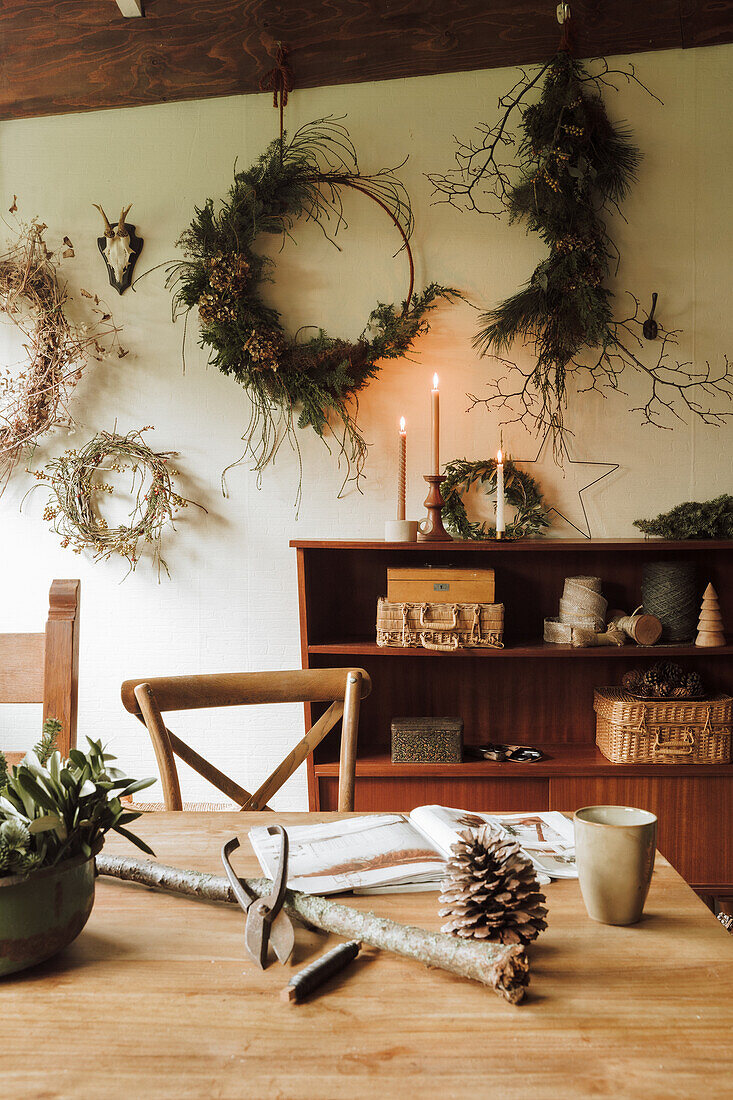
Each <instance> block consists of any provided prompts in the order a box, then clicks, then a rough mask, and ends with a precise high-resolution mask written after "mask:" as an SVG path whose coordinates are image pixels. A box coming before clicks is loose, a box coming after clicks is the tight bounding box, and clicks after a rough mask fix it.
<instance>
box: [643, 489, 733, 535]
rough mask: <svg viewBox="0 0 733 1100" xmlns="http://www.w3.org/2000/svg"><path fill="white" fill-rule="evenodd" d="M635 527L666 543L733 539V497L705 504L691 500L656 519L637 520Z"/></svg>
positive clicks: (717, 499) (721, 498)
mask: <svg viewBox="0 0 733 1100" xmlns="http://www.w3.org/2000/svg"><path fill="white" fill-rule="evenodd" d="M634 527H638V528H639V530H640V531H643V532H644V534H645V535H657V536H660V537H661V538H663V539H731V538H733V496H731V495H730V494H729V493H723V494H722V495H721V496H719V497H715V498H714V499H713V500H706V501H703V502H702V503H700V502H699V501H696V500H688V501H685V503H684V504H678V505H677V506H676V508H672V510H671V511H669V512H660V514H659V515H658V516H655V517H654V519H635V520H634Z"/></svg>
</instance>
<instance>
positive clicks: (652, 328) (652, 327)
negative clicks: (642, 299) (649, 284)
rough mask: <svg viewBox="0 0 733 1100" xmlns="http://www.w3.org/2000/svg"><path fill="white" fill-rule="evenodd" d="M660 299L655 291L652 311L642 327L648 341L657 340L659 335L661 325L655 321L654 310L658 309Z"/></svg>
mask: <svg viewBox="0 0 733 1100" xmlns="http://www.w3.org/2000/svg"><path fill="white" fill-rule="evenodd" d="M658 297H659V295H658V294H657V292H656V291H654V293H653V294H652V311H651V313H650V314H649V316H648V317H647V319H646V321H645V322H644V324H643V326H642V332H643V333H644V336H645V337H646V339H647V340H656V338H657V336H658V335H659V325H658V324H657V322H656V321H655V320H654V310H655V309H656V308H657V298H658Z"/></svg>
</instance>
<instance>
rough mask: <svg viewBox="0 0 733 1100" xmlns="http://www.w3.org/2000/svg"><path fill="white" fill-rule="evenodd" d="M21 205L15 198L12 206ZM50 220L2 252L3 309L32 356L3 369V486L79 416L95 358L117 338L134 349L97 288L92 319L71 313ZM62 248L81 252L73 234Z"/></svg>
mask: <svg viewBox="0 0 733 1100" xmlns="http://www.w3.org/2000/svg"><path fill="white" fill-rule="evenodd" d="M16 209H17V207H16V203H15V199H14V200H13V205H12V206H11V207H10V211H11V213H14V212H15V210H16ZM46 228H47V227H46V226H45V225H43V224H42V223H40V222H36V221H32V222H30V223H29V224H21V226H20V229H19V235H18V238H17V240H16V242H15V243H14V244H13V246H12V247H11V248H10V250H9V251H8V252H7V253H6V254H5V255H4V256H2V257H0V313H2V314H4V315H5V319H7V321H9V322H10V323H11V324H13V325H14V326H15V327H16V328H17V329H18V330H19V332H20V333H21V336H22V337H23V338H24V341H25V342H24V350H25V354H26V356H27V363H26V365H25V367H24V368H23V369H22V370H21V371H20V373H18V374H14V372H12V371H10V370H9V369H5V370H0V494H1V493H2V491H3V489H4V488H5V486H6V484H7V481H8V478H9V477H10V475H11V474H12V472H13V470H14V469H15V466H16V465H17V463H18V461H19V459H20V456H21V454H22V453H23V450H24V449H26V448H29V447H31V446H32V445H33V444H35V443H36V442H37V441H38V440H39V439H40V437H41V436H42V435H45V433H46V432H48V431H50V430H51V429H52V428H54V427H55V426H57V425H62V424H64V425H68V424H70V423H71V418H70V416H69V413H68V410H67V402H68V399H69V396H70V394H71V391H72V390H73V388H74V386H75V385H76V383H77V382H78V381H79V379H80V378H81V375H82V371H83V370H84V367H85V366H86V365H87V361H88V360H89V359H90V358H91V359H96V360H98V361H100V362H101V360H102V359H104V358H105V356H106V355H107V354H108V353H109V350H110V348H111V347H113V346H116V347H117V354H118V356H119V357H120V358H122V357H123V356H124V355H126V354H127V352H126V351H125V350H124V348H122V347H120V346H119V344H118V343H117V334H118V330H117V328H116V327H115V325H114V324H113V322H112V319H111V315H110V314H109V313H107V312H106V311H105V310H104V309H103V308H102V306H101V305H100V300H99V298H97V297H96V295H91V294H90V293H89V292H88V291H84V290H82V292H81V293H82V295H83V296H84V297H85V298H89V299H91V300H92V303H93V305H92V310H93V313H94V315H95V319H94V321H93V322H92V323H91V324H88V325H87V324H83V323H80V324H76V323H74V322H72V321H71V320H69V318H68V317H67V315H66V312H65V307H66V305H67V303H68V302H69V301H70V300H71V299H70V298H69V295H68V293H67V288H66V286H65V285H63V284H62V283H61V282H60V281H59V277H58V269H59V265H58V263H57V262H56V261H55V259H54V254H53V252H51V251H49V249H48V247H47V246H46V242H45V241H44V238H43V234H44V230H45V229H46ZM61 255H62V257H63V258H69V257H73V255H74V248H73V245H72V243H71V241H70V240H69V238H68V237H64V251H63V252H62V254H61ZM105 344H106V346H105Z"/></svg>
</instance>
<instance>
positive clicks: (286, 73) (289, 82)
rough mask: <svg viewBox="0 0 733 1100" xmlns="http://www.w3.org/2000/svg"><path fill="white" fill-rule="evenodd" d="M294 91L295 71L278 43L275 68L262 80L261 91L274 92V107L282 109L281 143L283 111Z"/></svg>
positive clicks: (281, 120)
mask: <svg viewBox="0 0 733 1100" xmlns="http://www.w3.org/2000/svg"><path fill="white" fill-rule="evenodd" d="M292 90H293V70H292V69H291V68H290V65H288V50H287V48H286V47H285V46H283V44H282V42H278V44H277V50H276V52H275V67H274V69H270V71H269V72H267V73H265V75H264V76H263V77H262V79H261V80H260V91H262V92H272V105H273V107H279V109H280V141H281V143H282V139H283V109H284V108H285V107H287V105H288V95H289V93H290V92H292Z"/></svg>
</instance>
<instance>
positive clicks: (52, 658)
mask: <svg viewBox="0 0 733 1100" xmlns="http://www.w3.org/2000/svg"><path fill="white" fill-rule="evenodd" d="M79 593H80V583H79V581H78V580H58V581H53V583H52V584H51V590H50V592H49V606H48V621H47V623H46V629H45V631H44V632H43V633H42V634H0V703H43V720H44V721H45V720H46V719H47V718H56V719H58V721H59V722H60V723H61V733H60V734H59V737H58V747H59V750H60V751H61V753H62V754H63V755H66V754H67V753H68V751H69V749H72V748H74V747H75V745H76V709H77V697H78V691H79ZM39 736H40V730H39ZM5 755H6V757H7V759H8V763H9V764H17V763H18V762H19V761H20V759H21V757H22V756H23V753H20V752H12V751H9V752H6V753H5Z"/></svg>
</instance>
